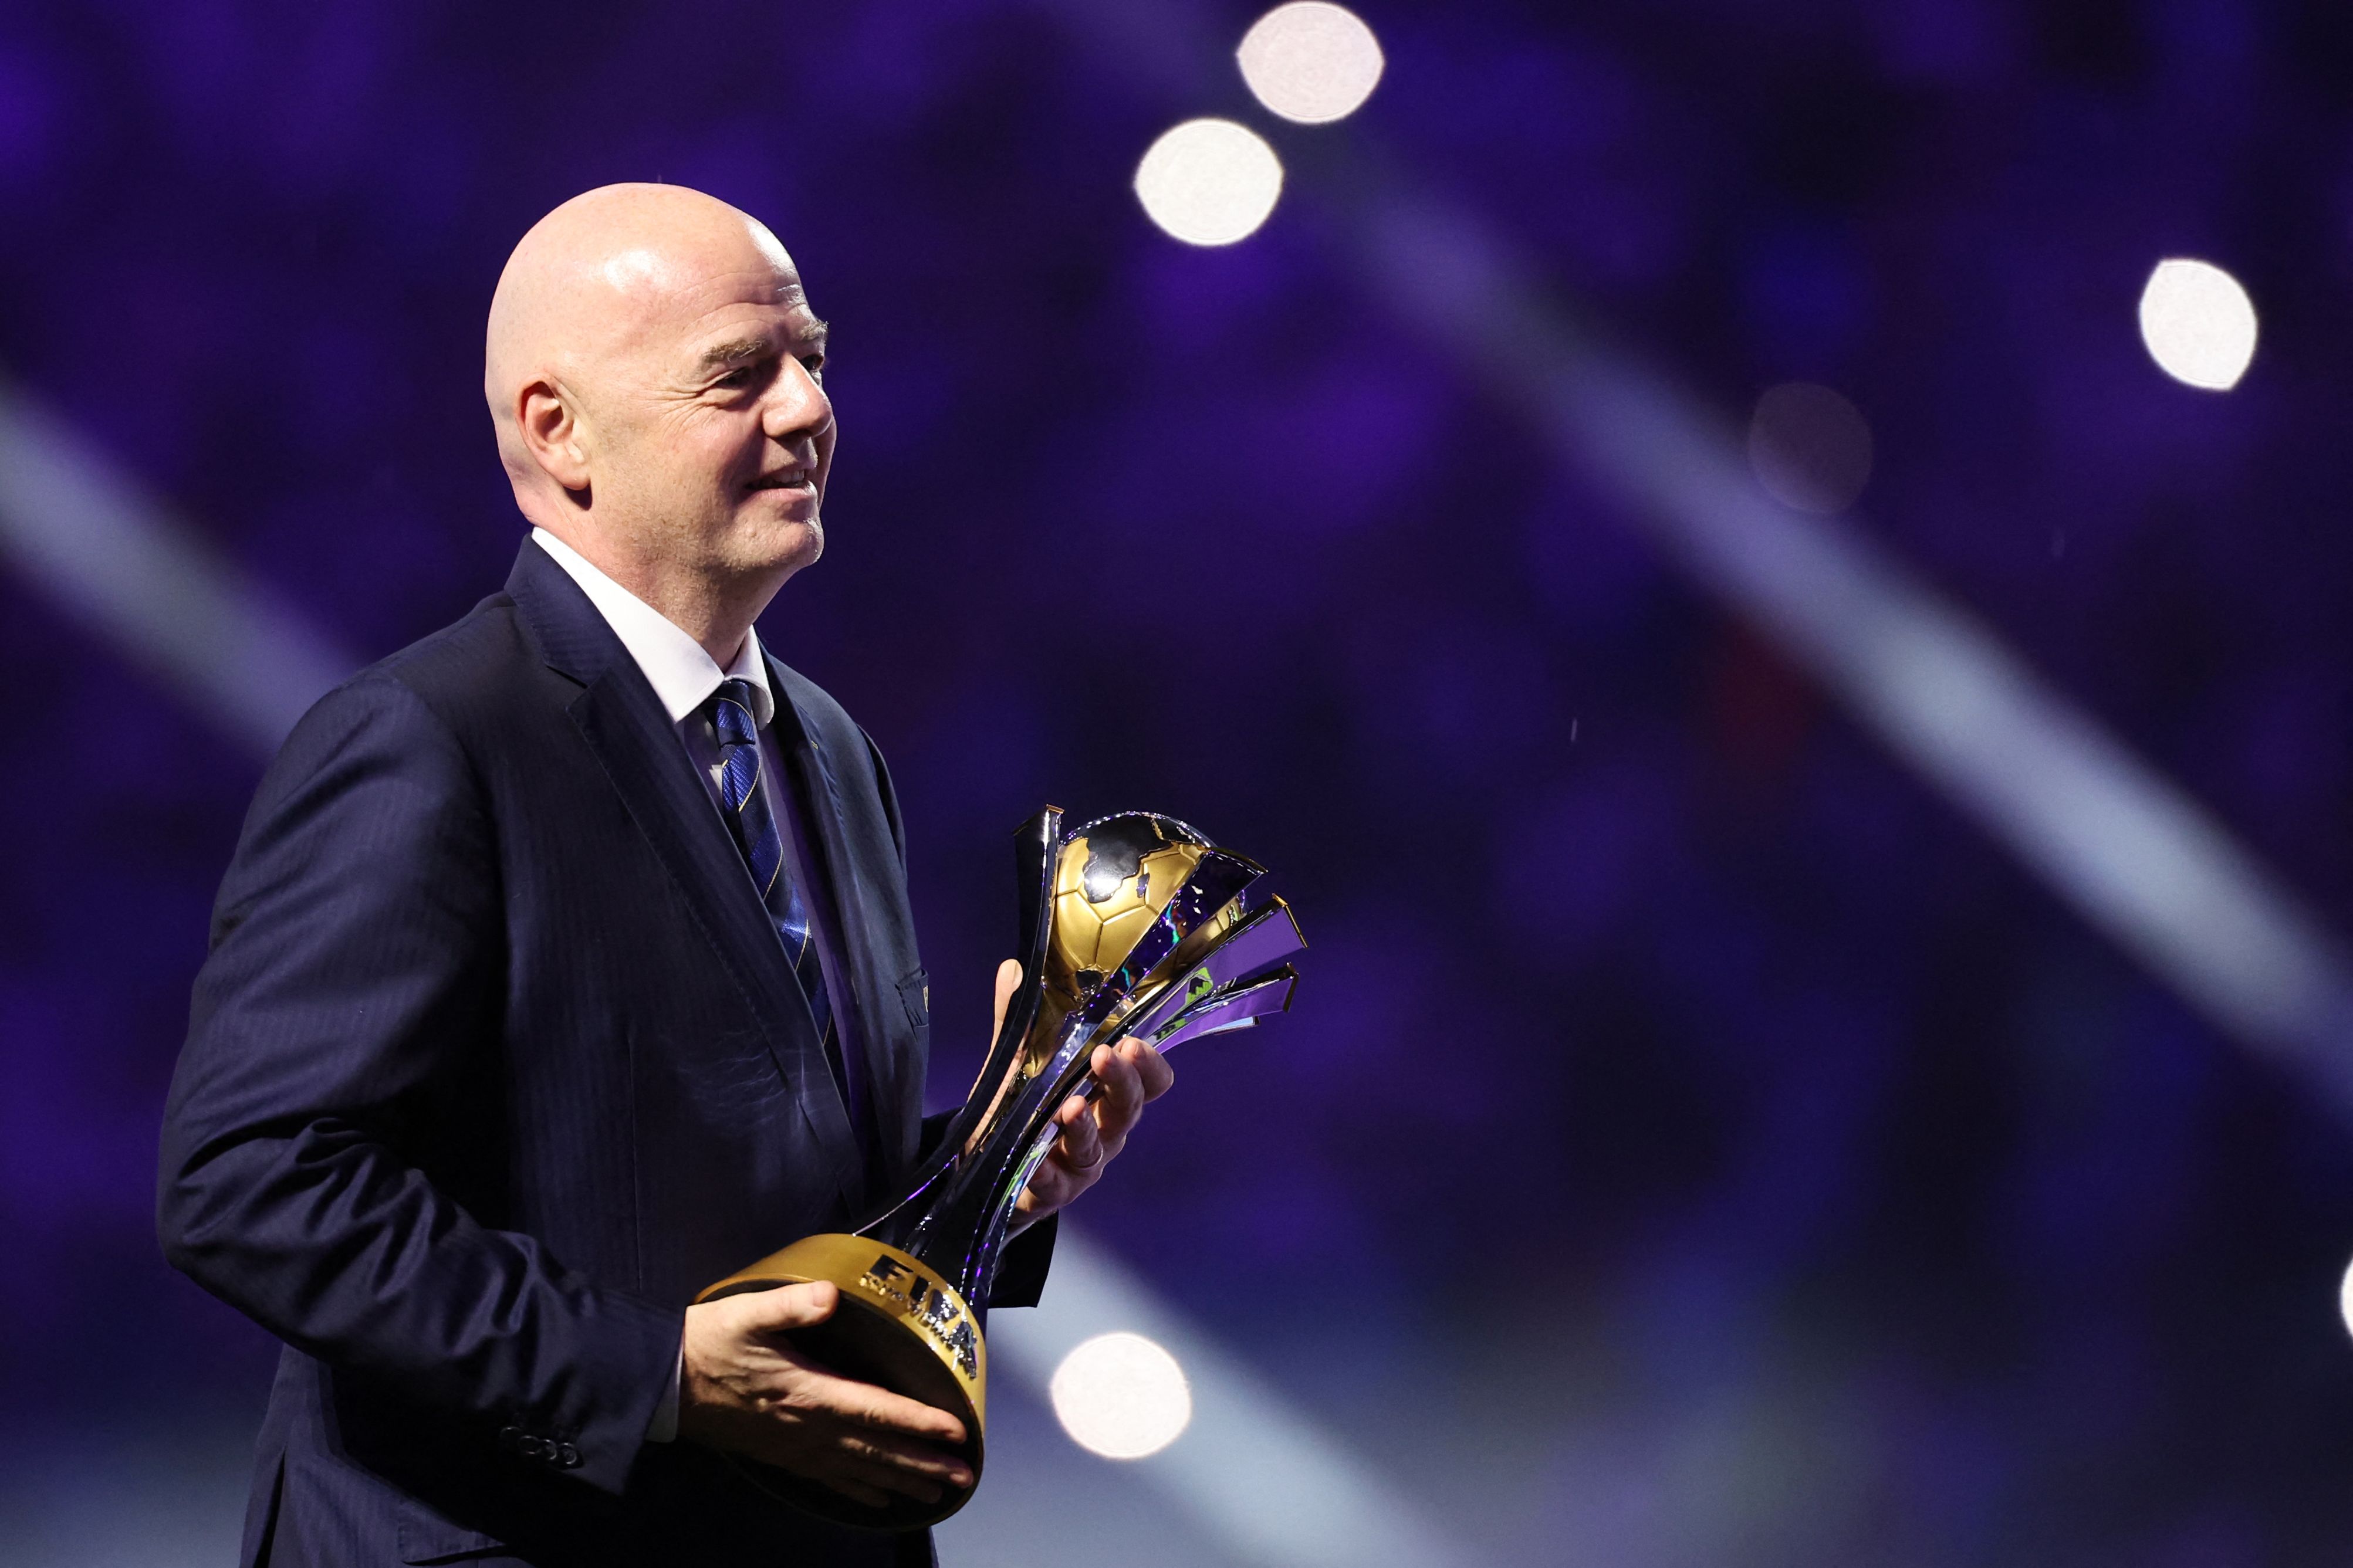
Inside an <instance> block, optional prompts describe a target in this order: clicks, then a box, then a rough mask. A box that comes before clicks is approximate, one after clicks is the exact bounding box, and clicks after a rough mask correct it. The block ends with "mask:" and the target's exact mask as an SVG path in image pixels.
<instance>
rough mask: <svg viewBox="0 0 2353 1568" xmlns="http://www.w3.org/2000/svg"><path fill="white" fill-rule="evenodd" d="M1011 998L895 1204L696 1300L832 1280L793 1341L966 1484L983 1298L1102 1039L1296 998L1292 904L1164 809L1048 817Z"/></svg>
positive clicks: (1032, 867)
mask: <svg viewBox="0 0 2353 1568" xmlns="http://www.w3.org/2000/svg"><path fill="white" fill-rule="evenodd" d="M1014 860H1015V866H1016V870H1017V874H1018V879H1019V888H1020V897H1021V905H1020V921H1021V924H1020V931H1021V938H1022V942H1021V946H1022V952H1021V985H1020V988H1019V990H1018V991H1017V992H1016V993H1015V994H1014V996H1013V1000H1012V1002H1011V1003H1010V1004H1009V1005H1008V1006H1007V1008H1006V1010H1005V1021H1004V1023H1003V1025H1002V1026H1000V1027H999V1028H998V1030H997V1039H996V1041H995V1042H994V1044H993V1045H992V1046H991V1047H990V1050H989V1053H988V1059H987V1062H985V1063H984V1064H983V1065H982V1067H981V1070H980V1076H979V1078H978V1079H976V1081H975V1082H974V1084H973V1089H972V1094H971V1097H970V1098H969V1099H968V1100H965V1105H964V1109H963V1110H959V1111H958V1112H957V1113H956V1115H955V1120H954V1121H952V1122H951V1123H950V1125H949V1127H948V1129H947V1132H946V1135H945V1136H944V1137H943V1138H942V1139H941V1140H940V1142H939V1143H938V1145H937V1146H936V1148H935V1149H934V1152H932V1154H931V1156H930V1157H929V1158H928V1159H927V1160H925V1161H924V1163H923V1165H922V1166H921V1167H920V1168H919V1169H918V1170H917V1172H916V1173H915V1175H914V1177H913V1180H912V1181H911V1182H910V1183H909V1184H908V1186H907V1188H906V1190H905V1192H904V1193H903V1194H902V1195H901V1196H899V1197H897V1198H895V1199H894V1200H892V1202H891V1203H890V1204H889V1205H887V1206H886V1207H885V1208H884V1209H883V1210H882V1211H881V1213H880V1214H879V1215H878V1216H877V1217H876V1218H874V1219H873V1220H872V1221H871V1222H870V1223H868V1224H865V1225H862V1226H860V1227H859V1228H858V1229H857V1231H855V1232H854V1233H850V1234H837V1235H830V1236H812V1237H805V1238H804V1239H802V1240H799V1241H797V1242H794V1243H793V1244H792V1245H791V1246H789V1247H786V1248H784V1250H782V1251H780V1252H776V1253H772V1254H770V1255H769V1256H768V1257H766V1258H762V1259H760V1260H759V1261H758V1262H757V1263H754V1264H753V1265H752V1266H751V1267H750V1268H744V1269H743V1270H741V1271H740V1272H737V1273H735V1274H731V1275H729V1276H728V1277H727V1278H726V1279H722V1280H720V1281H719V1282H718V1283H717V1284H715V1285H713V1286H712V1287H711V1288H710V1289H707V1290H705V1291H703V1292H702V1295H701V1296H700V1297H698V1298H697V1300H699V1301H710V1300H716V1299H718V1298H719V1297H722V1296H728V1295H733V1294H734V1293H736V1292H737V1291H742V1290H765V1289H774V1288H776V1287H777V1286H780V1285H789V1284H797V1283H801V1282H803V1281H807V1280H812V1279H827V1280H830V1281H832V1282H833V1284H834V1285H835V1286H836V1287H837V1288H838V1289H839V1291H840V1293H841V1304H840V1306H839V1308H838V1309H837V1310H835V1312H834V1314H833V1316H832V1317H831V1318H830V1319H828V1321H825V1322H823V1323H820V1324H818V1325H816V1326H815V1327H813V1328H809V1329H806V1330H801V1331H797V1332H796V1333H795V1334H794V1336H793V1339H794V1342H796V1343H797V1345H799V1346H800V1347H801V1348H802V1349H804V1350H806V1351H807V1352H808V1353H809V1354H810V1355H811V1356H813V1357H815V1358H816V1359H817V1360H818V1361H820V1362H823V1363H826V1364H827V1365H828V1366H830V1367H831V1368H833V1369H834V1370H835V1371H837V1372H839V1373H843V1374H844V1375H845V1376H849V1377H855V1378H860V1379H862V1380H864V1381H866V1382H870V1383H876V1384H881V1385H882V1386H883V1387H886V1388H890V1389H893V1390H895V1391H897V1392H898V1393H901V1394H906V1395H908V1396H909V1397H911V1398H913V1399H918V1400H921V1401H922V1402H923V1403H924V1404H926V1405H935V1406H937V1407H938V1408H940V1409H942V1410H945V1411H947V1412H949V1413H950V1414H951V1415H955V1417H956V1418H957V1419H959V1420H960V1421H962V1422H963V1423H964V1427H965V1433H966V1434H967V1438H966V1441H965V1446H964V1447H962V1448H961V1449H960V1450H958V1453H959V1455H960V1457H961V1458H964V1460H965V1462H966V1463H967V1464H969V1465H970V1466H971V1467H972V1471H973V1479H974V1483H975V1485H977V1484H978V1482H979V1478H980V1469H981V1461H982V1458H983V1453H984V1447H985V1445H984V1442H983V1434H984V1431H985V1427H986V1424H987V1388H988V1347H987V1339H986V1337H985V1334H984V1329H985V1327H986V1322H987V1304H988V1296H989V1290H990V1289H991V1287H992V1285H993V1284H994V1283H995V1280H996V1278H997V1262H998V1260H999V1258H1001V1257H1002V1255H1003V1253H1004V1249H1005V1242H1006V1236H1007V1232H1008V1229H1009V1227H1010V1226H1011V1225H1012V1222H1013V1215H1014V1205H1015V1204H1016V1203H1017V1202H1018V1200H1019V1198H1020V1196H1021V1192H1022V1189H1023V1188H1024V1187H1025V1186H1027V1185H1028V1184H1029V1176H1030V1173H1032V1172H1033V1171H1035V1170H1036V1169H1037V1168H1038V1165H1039V1162H1040V1161H1042V1160H1044V1159H1045V1157H1046V1155H1047V1152H1048V1151H1049V1150H1050V1148H1051V1147H1052V1145H1053V1142H1054V1139H1055V1137H1056V1136H1057V1134H1058V1132H1059V1128H1058V1127H1057V1126H1056V1124H1055V1122H1054V1121H1053V1116H1054V1112H1055V1110H1057V1109H1059V1108H1060V1106H1061V1104H1062V1103H1063V1101H1065V1100H1068V1099H1069V1098H1070V1096H1071V1095H1072V1094H1078V1093H1091V1092H1092V1091H1093V1089H1094V1088H1095V1087H1098V1086H1094V1085H1093V1084H1092V1079H1093V1075H1092V1071H1091V1070H1090V1068H1089V1066H1088V1064H1089V1062H1090V1061H1091V1059H1092V1057H1093V1055H1094V1048H1095V1047H1097V1046H1100V1045H1113V1046H1116V1045H1118V1044H1119V1043H1120V1042H1121V1041H1123V1040H1127V1039H1140V1040H1145V1041H1148V1042H1150V1043H1151V1044H1152V1045H1154V1046H1155V1047H1157V1048H1159V1049H1161V1050H1163V1051H1166V1050H1169V1049H1171V1048H1173V1047H1176V1046H1178V1045H1181V1044H1182V1043H1184V1042H1185V1041H1187V1040H1190V1039H1195V1038H1198V1037H1200V1036H1203V1035H1212V1034H1219V1033H1222V1032H1223V1031H1225V1030H1229V1029H1240V1028H1247V1027H1250V1026H1253V1025H1255V1024H1256V1023H1258V1021H1259V1020H1260V1019H1261V1018H1266V1017H1270V1016H1273V1015H1275V1014H1278V1013H1281V1012H1282V1011H1284V1010H1285V1009H1286V1008H1288V1007H1289V1006H1290V1005H1291V993H1292V986H1293V983H1294V981H1295V980H1296V979H1297V976H1296V974H1295V973H1293V970H1292V969H1291V968H1290V966H1289V963H1288V961H1289V960H1290V959H1291V958H1292V957H1293V956H1294V955H1295V954H1297V953H1298V952H1300V951H1301V950H1302V949H1303V948H1304V947H1305V945H1306V943H1305V942H1304V941H1303V939H1302V938H1301V936H1300V934H1299V927H1298V924H1297V923H1296V922H1295V921H1293V919H1292V916H1291V910H1290V907H1289V906H1288V905H1286V904H1285V903H1284V902H1283V901H1282V900H1281V899H1279V898H1276V897H1274V896H1273V895H1272V894H1271V893H1270V892H1267V891H1265V890H1264V889H1265V881H1266V871H1265V868H1263V867H1261V866H1260V865H1259V864H1258V863H1257V862H1256V861H1253V860H1250V859H1247V858H1244V857H1242V856H1240V855H1237V854H1234V853H1233V852H1232V851H1230V850H1227V849H1220V848H1219V847H1217V846H1216V845H1214V844H1212V843H1210V842H1209V840H1208V838H1206V837H1203V836H1202V835H1201V834H1200V833H1198V832H1197V831H1196V830H1194V829H1193V828H1191V827H1188V826H1186V825H1185V824H1184V823H1182V822H1179V821H1177V820H1176V818H1175V817H1171V816H1155V815H1153V814H1151V813H1148V812H1129V813H1125V814H1123V815H1120V816H1106V817H1103V818H1100V819H1099V820H1097V821H1094V822H1090V823H1088V824H1086V825H1085V826H1082V827H1079V828H1076V829H1074V830H1072V831H1071V832H1069V833H1064V832H1063V831H1062V814H1061V811H1060V809H1059V808H1057V807H1054V806H1048V807H1047V808H1046V809H1045V810H1043V811H1041V812H1039V814H1038V815H1037V816H1034V817H1032V818H1030V820H1029V822H1027V823H1025V824H1024V825H1023V826H1022V827H1021V829H1020V831H1019V832H1018V833H1017V834H1016V835H1015V836H1014ZM744 1469H745V1471H746V1473H747V1474H749V1475H751V1476H752V1478H753V1479H754V1480H756V1481H757V1482H758V1483H759V1484H760V1485H762V1486H763V1487H765V1488H766V1489H768V1490H769V1491H770V1492H772V1493H774V1494H775V1495H776V1496H778V1497H780V1498H782V1499H784V1500H786V1501H788V1502H790V1503H792V1504H794V1505H795V1506H796V1507H798V1508H801V1509H804V1510H807V1511H808V1512H811V1513H816V1514H819V1515H822V1516H823V1517H826V1518H828V1519H833V1520H837V1521H841V1522H843V1523H848V1524H855V1525H864V1526H868V1527H870V1528H873V1529H881V1530H907V1529H913V1528H916V1527H919V1526H922V1525H927V1524H933V1523H936V1522H937V1521H940V1520H943V1519H945V1518H946V1517H947V1516H948V1515H950V1514H952V1513H954V1512H955V1510H957V1509H959V1508H961V1507H963V1506H964V1503H965V1500H966V1499H967V1498H968V1497H969V1496H970V1495H971V1492H970V1490H969V1489H958V1488H953V1487H951V1488H947V1489H944V1494H943V1496H942V1497H941V1499H940V1500H939V1501H937V1502H935V1503H922V1502H918V1501H916V1500H913V1499H912V1498H897V1499H893V1500H892V1501H891V1502H890V1503H889V1504H888V1505H886V1506H883V1507H868V1506H866V1505H864V1504H861V1503H858V1502H854V1501H852V1500H849V1498H846V1497H843V1496H841V1495H839V1493H836V1492H833V1491H830V1490H828V1489H825V1488H822V1487H818V1486H817V1485H816V1484H814V1483H812V1482H807V1481H803V1480H800V1479H797V1478H796V1477H792V1476H788V1475H786V1474H785V1473H784V1472H782V1471H780V1470H776V1469H774V1468H769V1467H765V1466H760V1465H755V1464H751V1463H748V1462H747V1463H746V1464H745V1465H744Z"/></svg>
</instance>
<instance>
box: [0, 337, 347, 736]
mask: <svg viewBox="0 0 2353 1568" xmlns="http://www.w3.org/2000/svg"><path fill="white" fill-rule="evenodd" d="M0 551H5V552H6V553H7V554H8V555H9V557H10V558H11V559H13V560H14V561H15V563H16V567H17V569H18V570H19V571H21V572H22V573H23V574H25V575H26V577H28V578H30V579H31V580H32V581H33V582H34V583H36V584H38V585H39V586H40V587H42V588H43V589H45V590H46V591H47V593H48V594H49V595H50V596H51V597H52V598H54V599H56V600H57V601H58V603H59V604H60V605H64V606H65V607H66V608H67V609H69V610H70V611H71V612H72V613H74V614H75V615H77V616H80V617H81V618H82V619H83V620H85V621H87V622H88V623H90V626H92V627H94V628H95V629H96V630H98V631H99V632H100V633H101V634H102V635H104V636H105V637H107V638H108V639H109V640H111V641H112V642H114V643H116V644H118V645H119V646H121V647H122V648H123V649H125V650H126V651H127V652H129V653H130V654H131V655H132V656H133V657H134V658H137V659H138V660H139V661H140V662H142V663H143V664H145V665H147V666H148V667H149V668H151V669H153V670H154V671H155V673H157V674H158V675H160V676H162V677H163V678H164V679H166V680H168V681H169V682H170V683H171V684H172V685H173V687H174V688H175V689H177V690H178V691H179V692H180V693H181V694H182V695H183V696H184V697H185V698H186V699H188V700H190V701H192V702H193V703H194V704H195V706H196V707H198V708H200V709H202V710H204V711H205V712H206V713H207V714H209V715H210V716H211V717H212V718H213V719H214V720H215V721H216V722H218V723H220V724H221V725H222V726H224V727H225V728H226V729H227V731H229V732H230V733H231V734H233V735H235V736H237V738H239V739H241V740H243V741H246V742H249V743H251V744H253V745H255V746H257V747H259V748H261V749H262V750H264V751H275V750H277V748H278V742H280V741H282V740H284V739H285V738H286V732H287V731H289V730H290V729H292V728H293V727H294V721H295V720H297V719H299V718H301V716H302V712H303V710H305V709H307V708H309V707H310V706H311V703H312V702H315V701H316V700H318V699H319V698H320V697H321V696H322V695H323V694H324V693H325V692H326V691H327V690H328V689H330V688H332V686H333V685H334V684H335V683H336V682H337V681H339V680H341V679H343V678H344V677H345V676H346V675H349V674H350V673H351V672H352V671H353V670H354V669H356V668H359V661H358V660H357V659H353V658H347V657H345V656H344V655H343V653H341V652H340V651H339V650H337V649H336V648H335V647H333V645H332V643H331V642H330V641H328V639H326V638H325V637H321V636H320V635H319V634H318V633H317V632H315V631H313V630H312V629H311V627H310V626H308V625H307V624H305V623H304V621H303V620H302V618H301V616H299V615H297V614H296V613H295V612H294V611H293V610H292V609H291V608H290V607H289V606H287V605H282V604H280V603H279V602H278V600H277V599H276V598H275V597H274V596H273V595H270V594H269V593H268V592H267V591H266V590H264V589H263V588H262V586H261V585H260V584H258V583H255V582H253V581H251V580H250V579H249V578H248V577H247V576H246V575H245V574H243V573H241V572H239V571H238V570H237V568H236V566H235V565H233V564H232V563H229V562H228V561H227V560H225V559H223V558H222V557H221V556H220V555H219V554H217V553H216V552H214V551H213V550H212V549H211V548H210V547H209V546H207V545H206V544H205V543H204V542H202V541H201V540H199V539H198V538H197V537H196V536H195V534H194V533H193V532H192V531H189V530H188V529H187V528H186V526H185V524H183V523H181V522H180V521H178V520H177V519H175V518H174V517H173V516H172V515H171V514H170V512H169V510H167V509H166V508H164V506H163V504H162V503H160V502H159V501H157V500H155V499H154V498H153V497H152V496H150V495H149V494H147V493H146V491H145V490H144V489H142V487H141V486H140V485H139V484H137V483H136V482H135V481H134V480H132V479H131V478H130V477H129V476H128V475H126V474H124V473H123V472H121V469H120V468H118V467H116V466H115V465H114V464H113V463H111V462H110V461H108V460H107V459H106V458H102V457H101V456H100V455H99V453H98V452H97V450H96V449H95V448H93V447H91V446H90V444H89V443H88V442H86V441H84V440H83V439H82V438H81V437H79V435H77V434H76V433H75V432H74V431H73V430H71V429H70V428H69V427H68V426H66V425H65V424H64V423H63V422H61V421H59V420H58V418H56V417H55V416H52V415H50V414H49V413H48V412H47V410H46V409H43V408H41V407H39V406H38V405H36V404H35V403H33V402H32V401H31V400H30V399H28V398H26V396H25V395H23V394H21V393H19V392H17V391H16V390H15V389H14V388H13V387H10V386H7V385H6V384H0Z"/></svg>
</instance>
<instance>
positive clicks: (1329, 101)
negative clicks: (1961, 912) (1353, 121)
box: [1237, 0, 1381, 125]
mask: <svg viewBox="0 0 2353 1568" xmlns="http://www.w3.org/2000/svg"><path fill="white" fill-rule="evenodd" d="M1237 58H1239V59H1240V61H1241V65H1242V79H1243V80H1244V81H1246V82H1248V83H1250V91H1252V92H1254V93H1256V94H1257V95H1258V100H1259V101H1260V102H1261V103H1263V104H1265V105H1266V106H1267V107H1268V108H1269V109H1271V110H1274V112H1276V113H1277V114H1280V115H1282V117H1283V118H1284V119H1285V120H1296V121H1302V122H1303V123H1304V124H1308V125H1322V124H1324V123H1325V122H1326V121H1334V120H1338V119H1340V118H1342V117H1343V116H1345V115H1349V114H1354V113H1355V112H1356V108H1357V106H1358V105H1359V104H1361V103H1363V102H1364V101H1365V100H1366V99H1367V98H1370V97H1371V96H1372V95H1373V84H1374V83H1376V82H1377V81H1379V80H1380V79H1381V45H1380V40H1379V39H1377V38H1376V37H1373V30H1372V29H1371V28H1370V27H1367V26H1365V24H1364V23H1363V21H1361V20H1360V19H1359V18H1358V17H1357V16H1356V13H1355V12H1354V11H1351V10H1349V9H1347V8H1346V7H1345V6H1344V5H1325V4H1324V0H1295V3H1294V4H1293V5H1277V6H1276V7H1275V8H1274V9H1273V10H1271V11H1269V12H1268V13H1267V14H1266V15H1265V16H1261V17H1260V18H1259V19H1258V21H1257V23H1256V25H1254V26H1252V27H1251V28H1250V31H1249V32H1248V33H1245V34H1244V35H1243V36H1242V47H1241V48H1240V50H1239V51H1237Z"/></svg>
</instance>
